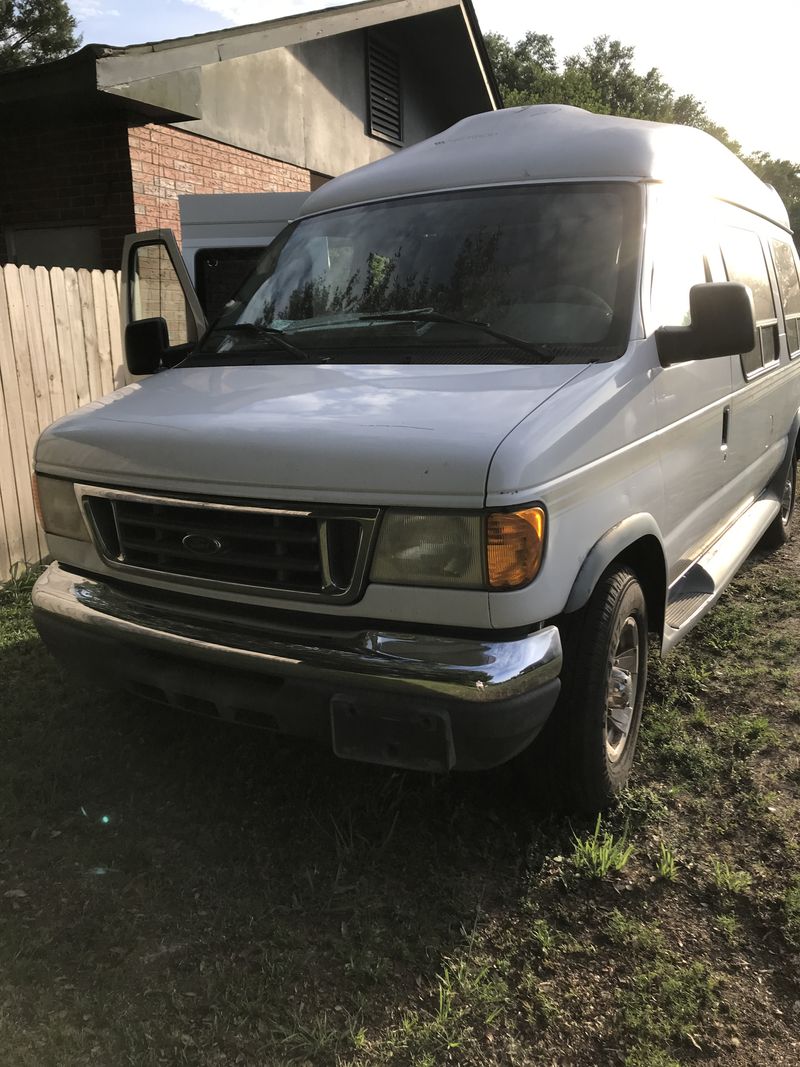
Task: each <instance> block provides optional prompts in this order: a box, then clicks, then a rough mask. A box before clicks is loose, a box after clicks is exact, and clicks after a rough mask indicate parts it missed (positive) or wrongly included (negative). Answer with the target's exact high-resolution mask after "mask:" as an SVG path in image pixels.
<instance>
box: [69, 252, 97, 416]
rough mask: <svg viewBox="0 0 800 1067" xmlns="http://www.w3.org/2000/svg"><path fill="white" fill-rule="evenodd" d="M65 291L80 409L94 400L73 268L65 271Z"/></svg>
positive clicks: (76, 280) (76, 282)
mask: <svg viewBox="0 0 800 1067" xmlns="http://www.w3.org/2000/svg"><path fill="white" fill-rule="evenodd" d="M64 289H65V291H66V294H67V319H68V321H69V330H70V335H71V337H72V355H73V363H72V366H73V369H74V371H75V390H76V393H77V396H78V407H81V406H82V405H83V404H88V403H89V401H90V400H91V399H92V390H91V388H90V385H89V362H88V359H87V357H86V338H85V337H84V336H83V315H82V314H81V294H80V289H79V288H78V272H77V271H76V270H74V269H73V268H72V267H66V268H65V269H64Z"/></svg>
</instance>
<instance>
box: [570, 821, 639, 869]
mask: <svg viewBox="0 0 800 1067" xmlns="http://www.w3.org/2000/svg"><path fill="white" fill-rule="evenodd" d="M601 830H602V817H601V816H600V815H598V816H597V822H596V823H595V827H594V832H593V833H591V834H588V835H586V836H585V837H578V836H577V834H576V835H574V836H573V847H572V865H573V867H574V868H575V870H576V871H577V872H578V874H580V875H583V876H585V877H587V878H605V877H607V876H608V875H609V874H618V873H619V872H620V871H622V870H624V869H625V867H627V865H628V861H629V860H630V858H631V856H632V855H633V845H631V844H629V843H628V840H627V838H626V837H625V836H622V837H615V836H614V834H613V833H611V832H610V831H609V830H602V832H601Z"/></svg>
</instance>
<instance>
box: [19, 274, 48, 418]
mask: <svg viewBox="0 0 800 1067" xmlns="http://www.w3.org/2000/svg"><path fill="white" fill-rule="evenodd" d="M19 283H20V288H21V290H22V307H23V317H24V320H25V332H26V334H27V337H28V343H27V355H28V359H29V360H30V368H31V376H32V378H33V388H34V391H35V394H36V410H37V411H38V413H39V426H47V424H48V423H50V422H52V421H53V405H52V404H51V403H50V388H51V383H50V375H49V374H48V372H47V363H46V362H45V358H44V340H43V339H42V321H41V318H40V314H39V298H38V296H37V293H36V276H35V274H34V273H33V267H20V268H19ZM12 329H13V324H12ZM19 358H20V353H19V350H18V351H17V359H18V361H19Z"/></svg>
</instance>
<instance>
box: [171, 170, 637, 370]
mask: <svg viewBox="0 0 800 1067" xmlns="http://www.w3.org/2000/svg"><path fill="white" fill-rule="evenodd" d="M639 205H640V197H639V195H638V189H637V188H636V187H635V186H634V185H632V184H627V183H621V182H585V183H558V184H550V185H530V186H514V187H506V188H490V189H473V190H465V191H458V192H447V193H436V194H430V195H424V196H414V197H406V198H402V199H395V200H387V201H379V202H375V203H369V204H363V205H360V206H357V207H351V208H344V209H340V210H336V211H331V212H328V213H325V214H321V215H317V216H311V217H309V218H305V219H301V220H300V221H299V222H296V223H292V224H291V225H289V226H288V227H286V229H285V230H284V231H283V232H282V233H281V234H280V235H279V236H278V237H277V238H276V239H275V241H274V242H273V243H272V244H271V245H270V247H269V248H268V249H267V250H266V252H265V253H264V255H263V256H262V258H261V259H260V261H259V263H258V264H257V266H256V268H255V270H254V272H253V273H252V274H251V276H250V277H249V278H248V280H247V281H246V282H245V284H244V286H243V287H242V288H241V290H240V291H239V293H238V294H237V295H236V296H235V297H234V299H233V300H231V301H230V302H229V303H228V305H226V307H225V309H224V311H223V313H222V315H221V316H220V318H219V319H218V320H217V321H216V323H214V325H213V326H212V327H211V329H210V330H209V331H208V333H207V334H206V336H205V337H204V338H203V340H202V342H201V344H200V345H199V346H198V348H197V349H196V350H195V353H194V355H193V356H192V357H191V360H190V361H191V362H193V363H195V362H202V363H205V364H207V363H215V364H219V363H227V362H237V361H240V358H244V357H246V358H247V359H248V360H250V359H253V358H256V359H257V358H259V357H260V356H263V357H264V359H265V360H269V361H270V362H293V361H296V360H297V359H309V360H314V361H318V360H323V359H324V360H326V361H328V360H342V361H345V360H346V361H355V362H371V363H372V362H384V363H391V362H449V361H451V360H455V361H461V360H462V359H470V360H485V361H487V362H492V361H497V362H506V361H523V362H527V361H531V362H537V361H565V360H566V361H570V362H588V361H591V360H607V359H613V358H616V357H617V356H619V355H620V354H621V353H622V352H623V351H624V350H625V346H626V344H627V341H628V335H629V331H630V322H631V311H632V304H633V289H634V282H635V274H636V259H637V254H638V244H639V241H638V234H639V228H640V227H639V214H640V206H639ZM286 342H291V344H287V343H286Z"/></svg>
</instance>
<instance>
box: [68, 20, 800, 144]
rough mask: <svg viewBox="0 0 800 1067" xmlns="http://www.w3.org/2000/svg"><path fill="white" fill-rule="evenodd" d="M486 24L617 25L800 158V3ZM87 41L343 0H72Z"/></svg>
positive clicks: (727, 111) (144, 36) (734, 121)
mask: <svg viewBox="0 0 800 1067" xmlns="http://www.w3.org/2000/svg"><path fill="white" fill-rule="evenodd" d="M473 2H474V6H475V10H476V12H477V15H478V21H479V22H480V25H481V28H482V29H483V31H484V32H489V31H493V32H496V33H502V34H503V35H505V36H506V37H508V38H509V40H511V41H512V42H513V41H516V40H518V39H519V38H521V37H522V36H523V35H524V34H525V32H526V31H527V30H534V31H536V32H537V33H546V34H550V35H551V36H552V37H553V40H554V42H555V46H556V51H557V53H558V55H559V56H561V57H563V56H566V55H570V54H573V53H575V52H580V51H581V50H582V49H583V48H584V47H585V46H586V45H588V44H590V43H591V41H592V40H593V38H594V37H597V36H599V35H600V34H608V35H609V36H611V37H615V38H617V39H618V40H620V41H622V43H623V44H626V45H633V46H634V47H635V49H636V59H635V65H636V68H637V70H639V71H640V72H642V73H644V72H645V71H647V70H649V69H650V68H651V67H658V69H659V70H660V71H661V73H662V75H663V76H664V78H665V80H666V81H667V83H668V84H669V85H671V86H672V88H673V89H675V91H676V92H678V93H692V94H693V95H694V96H696V97H698V98H699V99H700V100H702V101H703V102H704V103H705V105H706V108H707V110H708V113H709V116H710V117H711V118H712V120H713V121H714V122H717V123H719V124H720V125H722V126H725V127H726V128H727V129H728V131H729V133H730V134H731V135H732V136H733V137H735V138H736V139H737V140H738V141H740V142H741V143H742V145H743V146H744V148H745V150H747V151H755V150H759V149H760V150H764V151H767V152H769V153H770V154H771V155H773V156H776V157H779V158H782V159H792V160H796V161H800V118H798V104H797V101H798V95H800V91H799V90H800V73H798V68H799V67H800V51H798V41H800V2H798V0H766V2H762V3H761V4H759V5H753V4H747V5H745V4H744V3H743V2H742V0H726V2H725V3H720V2H719V0H671V2H670V3H669V4H664V5H661V4H659V5H655V4H647V3H643V2H642V0H613V2H612V0H609V2H607V3H605V4H598V3H597V2H596V0H571V2H569V3H556V4H552V3H550V4H547V5H544V4H542V5H541V8H539V5H535V4H531V3H526V2H525V0H473ZM69 4H70V8H71V10H72V12H73V14H74V15H75V16H76V18H77V19H78V26H79V30H80V31H81V33H82V34H83V39H84V43H86V44H88V43H90V42H95V43H102V44H135V43H137V42H140V41H158V40H164V39H165V38H168V37H182V36H184V35H187V34H192V33H204V32H206V31H208V30H215V29H219V28H221V27H223V26H235V25H242V24H244V23H247V22H260V21H262V20H264V19H272V18H279V17H280V16H282V15H288V14H294V13H297V12H300V11H312V10H316V9H318V8H321V7H330V6H334V4H335V0H69Z"/></svg>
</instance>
